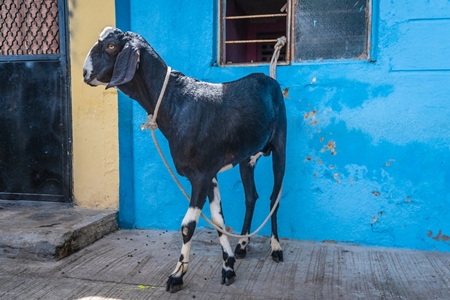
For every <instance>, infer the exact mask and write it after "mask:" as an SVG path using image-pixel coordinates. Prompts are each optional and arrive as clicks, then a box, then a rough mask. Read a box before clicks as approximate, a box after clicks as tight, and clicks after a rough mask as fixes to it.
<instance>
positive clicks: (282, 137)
mask: <svg viewBox="0 0 450 300" xmlns="http://www.w3.org/2000/svg"><path fill="white" fill-rule="evenodd" d="M285 165H286V130H284V132H279V134H278V139H276V140H275V142H274V143H273V150H272V168H273V177H274V186H273V190H272V195H271V196H270V210H272V208H273V207H274V205H275V202H276V200H277V199H279V198H280V197H281V190H282V185H283V177H284V172H285ZM279 207H280V205H279V204H278V205H277V207H276V208H275V211H274V213H273V214H272V236H271V237H270V246H271V248H272V259H273V260H274V261H275V262H280V261H283V250H282V249H281V245H280V240H279V238H278V226H277V212H278V208H279Z"/></svg>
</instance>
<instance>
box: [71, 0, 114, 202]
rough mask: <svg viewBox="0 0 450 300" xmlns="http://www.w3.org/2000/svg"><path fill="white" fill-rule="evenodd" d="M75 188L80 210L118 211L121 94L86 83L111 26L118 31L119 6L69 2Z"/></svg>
mask: <svg viewBox="0 0 450 300" xmlns="http://www.w3.org/2000/svg"><path fill="white" fill-rule="evenodd" d="M68 3H69V37H70V44H69V47H70V65H71V77H72V82H71V88H72V130H73V188H74V199H75V200H74V201H75V204H76V205H79V206H83V207H90V208H117V207H118V201H119V150H118V149H119V146H118V110H117V105H118V104H117V92H116V91H115V90H114V89H109V90H105V88H104V87H95V88H94V87H90V86H88V85H87V84H85V83H84V82H83V76H82V74H83V63H84V59H85V58H86V55H87V53H88V52H89V49H90V48H91V47H92V45H94V43H95V42H96V41H97V39H98V36H99V34H100V32H101V31H102V30H103V28H104V27H105V26H108V25H109V26H114V24H115V10H114V0H95V1H92V0H69V1H68Z"/></svg>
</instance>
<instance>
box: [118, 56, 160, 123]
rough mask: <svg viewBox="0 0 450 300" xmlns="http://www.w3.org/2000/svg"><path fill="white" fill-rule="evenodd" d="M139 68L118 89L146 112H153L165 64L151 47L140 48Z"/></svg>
mask: <svg viewBox="0 0 450 300" xmlns="http://www.w3.org/2000/svg"><path fill="white" fill-rule="evenodd" d="M140 50H141V55H140V62H139V68H138V69H137V70H136V73H135V75H134V78H133V80H132V81H130V82H129V83H126V84H123V85H121V86H119V89H120V90H121V91H122V92H123V93H125V94H126V95H127V96H129V97H130V98H133V99H135V100H136V101H138V102H139V104H140V105H141V106H142V107H143V108H144V109H145V111H146V112H147V114H153V111H154V110H155V106H156V102H157V101H158V97H159V94H160V92H161V88H162V86H163V83H164V78H165V76H166V71H167V65H166V64H165V62H164V61H163V60H162V59H161V58H160V57H159V55H158V54H156V52H154V51H153V49H151V48H149V49H147V48H142V49H140Z"/></svg>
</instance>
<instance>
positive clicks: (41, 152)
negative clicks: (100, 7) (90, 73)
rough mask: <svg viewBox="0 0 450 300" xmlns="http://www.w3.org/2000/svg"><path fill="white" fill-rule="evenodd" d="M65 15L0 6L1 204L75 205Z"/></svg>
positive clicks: (42, 3)
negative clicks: (16, 201) (70, 202)
mask: <svg viewBox="0 0 450 300" xmlns="http://www.w3.org/2000/svg"><path fill="white" fill-rule="evenodd" d="M66 9H67V8H66V3H65V1H63V0H0V199H8V200H42V201H71V200H72V188H71V182H72V172H71V159H70V157H71V126H70V124H71V118H70V97H69V82H70V80H69V79H70V78H69V66H68V57H67V41H66V32H67V24H66V23H67V22H66V16H67V13H66Z"/></svg>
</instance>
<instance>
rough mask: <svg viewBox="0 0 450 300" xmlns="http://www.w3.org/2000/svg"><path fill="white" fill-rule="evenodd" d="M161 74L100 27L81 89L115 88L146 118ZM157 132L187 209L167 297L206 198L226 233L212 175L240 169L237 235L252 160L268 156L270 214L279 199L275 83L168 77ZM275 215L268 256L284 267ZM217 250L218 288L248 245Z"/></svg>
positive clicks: (281, 149) (145, 47)
mask: <svg viewBox="0 0 450 300" xmlns="http://www.w3.org/2000/svg"><path fill="white" fill-rule="evenodd" d="M167 70H168V67H167V65H166V64H165V62H164V61H163V60H162V59H161V57H160V56H159V55H158V54H157V53H156V52H155V51H154V50H153V48H152V47H151V46H150V45H149V44H148V43H147V42H146V41H145V40H144V38H142V37H141V36H140V35H138V34H135V33H132V32H122V31H121V30H119V29H116V28H111V27H106V28H105V29H104V30H103V31H102V33H101V34H100V38H99V40H98V41H97V43H96V44H95V45H94V46H93V47H92V49H91V50H90V52H89V54H88V55H87V57H86V61H85V64H84V70H83V73H84V81H85V82H86V83H87V84H89V85H92V86H97V85H106V88H110V87H115V88H117V89H119V90H120V91H122V92H123V93H125V94H126V95H128V96H129V97H130V98H132V99H135V100H137V101H138V102H139V104H140V105H141V106H142V107H143V108H144V109H145V110H146V111H147V113H148V114H152V113H153V111H154V109H155V105H156V102H157V99H158V96H159V94H160V91H161V88H162V86H163V82H164V79H165V76H166V72H167ZM158 126H159V128H160V130H161V132H162V133H163V134H164V136H165V137H166V138H167V140H168V142H169V147H170V152H171V155H172V159H173V161H174V164H175V167H176V170H177V172H178V173H179V174H180V175H182V176H185V177H187V178H188V179H189V181H190V183H191V185H192V194H191V202H190V205H189V208H188V210H187V213H186V215H185V217H184V219H183V221H182V224H181V233H182V237H183V246H182V248H181V255H180V258H179V259H178V262H177V264H176V267H175V270H174V271H173V273H172V274H171V275H170V276H169V279H168V281H167V284H166V289H167V291H170V292H176V291H178V290H179V289H181V286H182V284H183V276H184V274H185V273H186V272H187V270H188V263H189V253H190V246H191V238H192V235H193V234H194V230H195V228H196V225H197V222H198V219H199V216H200V213H201V210H202V208H203V205H204V204H205V201H206V197H208V198H209V201H210V209H211V215H212V220H213V222H214V223H215V224H216V225H218V226H219V227H221V228H225V224H224V218H223V215H222V208H221V207H222V206H221V200H220V194H219V188H218V183H217V177H216V175H217V173H219V172H220V171H221V170H225V169H228V168H231V167H233V166H235V165H237V164H239V169H240V174H241V178H242V183H243V186H244V191H245V205H246V213H245V219H244V225H243V228H242V234H248V233H249V232H250V224H251V221H252V217H253V211H254V206H255V202H256V199H257V198H258V194H257V192H256V188H255V182H254V168H255V164H256V160H257V159H258V158H259V157H260V156H261V155H262V154H264V155H269V154H270V153H272V158H273V172H274V187H273V191H272V195H271V197H270V200H271V201H270V207H271V208H272V207H273V205H274V203H275V202H276V199H277V198H278V197H280V193H281V186H282V181H283V176H284V172H285V155H286V154H285V153H286V110H285V106H284V99H283V95H282V93H281V89H280V86H279V84H278V83H277V81H275V80H273V79H272V78H270V77H268V76H266V75H264V74H251V75H248V76H246V77H244V78H241V79H239V80H236V81H233V82H227V83H221V84H212V83H207V82H202V81H198V80H196V79H193V78H190V77H187V76H185V75H183V74H182V73H180V72H177V71H171V72H170V77H169V81H168V84H167V89H166V92H165V94H164V97H163V98H162V102H161V106H160V109H159V114H158ZM277 209H278V208H276V209H275V213H274V214H273V215H272V236H271V242H270V244H271V248H272V258H273V260H274V261H276V262H278V261H282V260H283V252H282V249H281V246H280V244H279V240H278V233H277V215H276V212H277ZM218 234H219V240H220V244H221V246H222V254H223V255H222V256H223V266H222V284H223V283H225V284H226V285H229V284H231V283H232V282H233V281H234V278H235V276H236V274H235V271H234V263H235V257H237V258H243V257H244V256H245V255H246V246H247V245H248V243H249V241H250V240H249V238H241V239H240V240H239V242H238V245H237V246H236V249H235V252H234V253H233V250H232V249H231V246H230V244H229V242H228V238H227V237H226V236H225V235H224V234H222V233H220V232H219V233H218Z"/></svg>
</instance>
